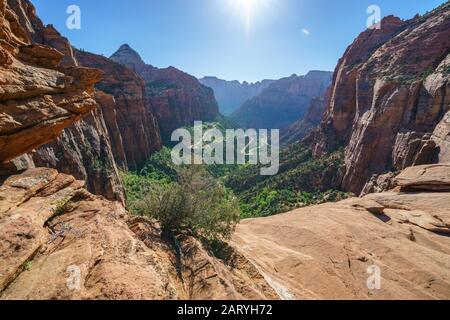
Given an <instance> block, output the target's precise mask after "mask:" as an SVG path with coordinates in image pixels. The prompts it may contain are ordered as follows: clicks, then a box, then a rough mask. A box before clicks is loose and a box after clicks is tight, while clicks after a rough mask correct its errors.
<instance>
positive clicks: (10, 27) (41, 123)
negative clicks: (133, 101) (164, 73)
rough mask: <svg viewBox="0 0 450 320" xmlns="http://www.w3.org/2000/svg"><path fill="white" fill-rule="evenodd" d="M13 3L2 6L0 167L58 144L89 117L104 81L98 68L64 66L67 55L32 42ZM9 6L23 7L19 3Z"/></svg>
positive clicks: (0, 22)
mask: <svg viewBox="0 0 450 320" xmlns="http://www.w3.org/2000/svg"><path fill="white" fill-rule="evenodd" d="M9 3H10V2H6V0H1V1H0V24H1V29H0V30H1V31H0V40H1V41H0V162H7V161H10V160H13V159H14V158H15V157H17V156H19V155H21V154H23V153H25V152H28V151H30V150H32V149H34V148H37V147H39V146H41V145H43V144H45V143H47V142H49V141H51V140H53V139H55V138H56V137H57V136H58V135H59V134H60V133H61V132H62V130H63V129H64V128H66V127H68V126H70V125H71V124H72V123H73V122H74V121H77V120H80V119H81V118H82V117H83V116H85V115H87V114H88V113H89V112H91V111H92V110H93V109H94V108H95V107H96V106H97V103H96V102H95V100H94V99H93V96H92V93H93V85H94V84H95V83H96V82H98V81H99V80H100V77H101V73H100V71H98V70H95V69H89V68H81V67H76V66H62V65H61V60H62V58H63V56H64V55H63V54H62V53H61V52H59V51H57V50H55V49H53V48H51V47H48V46H45V45H40V44H36V43H34V42H33V40H32V38H31V36H30V32H29V30H28V29H25V28H24V24H23V23H22V21H21V18H23V17H21V16H20V15H18V14H16V12H15V11H13V10H12V8H11V6H10V5H9ZM11 3H13V4H14V7H19V8H21V7H20V4H22V2H21V1H19V2H15V1H12V2H11ZM27 8H28V7H27ZM27 8H22V9H23V10H27ZM28 9H29V8H28Z"/></svg>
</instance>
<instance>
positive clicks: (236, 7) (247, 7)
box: [228, 0, 270, 33]
mask: <svg viewBox="0 0 450 320" xmlns="http://www.w3.org/2000/svg"><path fill="white" fill-rule="evenodd" d="M228 1H229V2H230V4H231V7H232V10H233V11H234V14H235V15H237V16H240V17H241V18H242V19H243V21H244V23H245V28H246V31H247V33H249V32H250V28H251V26H252V22H253V19H254V18H256V17H259V16H261V14H262V13H263V12H262V11H263V10H264V9H266V8H267V6H268V2H269V1H270V0H228Z"/></svg>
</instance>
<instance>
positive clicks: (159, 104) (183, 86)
mask: <svg viewBox="0 0 450 320" xmlns="http://www.w3.org/2000/svg"><path fill="white" fill-rule="evenodd" d="M111 59H112V60H114V61H116V62H118V63H121V64H123V65H125V66H127V67H129V68H130V69H131V70H133V71H135V72H136V73H137V74H139V75H140V76H141V77H142V78H143V79H144V80H145V85H146V89H147V97H148V100H149V101H150V104H151V106H152V111H153V113H154V114H155V117H156V118H157V120H158V124H159V127H160V130H161V137H162V139H163V141H164V142H166V143H167V142H170V137H171V135H172V132H173V131H174V130H176V129H179V128H182V127H185V126H193V125H194V121H214V120H215V119H216V118H217V116H218V115H219V106H218V104H217V101H216V99H215V98H214V92H213V90H212V89H211V88H208V87H206V86H204V85H202V84H201V83H200V82H199V81H198V80H197V79H196V78H194V77H193V76H191V75H188V74H187V73H184V72H182V71H180V70H178V69H176V68H174V67H169V68H165V69H159V68H155V67H153V66H151V65H147V64H145V62H144V61H143V60H142V58H141V57H140V56H139V54H138V53H137V52H136V51H135V50H133V49H132V48H130V46H129V45H126V44H125V45H123V46H121V47H120V48H119V50H118V51H117V52H116V53H114V54H113V55H112V56H111Z"/></svg>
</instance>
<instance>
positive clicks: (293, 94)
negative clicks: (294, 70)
mask: <svg viewBox="0 0 450 320" xmlns="http://www.w3.org/2000/svg"><path fill="white" fill-rule="evenodd" d="M331 78H332V73H331V72H325V71H311V72H309V73H308V74H307V75H306V76H301V77H299V76H297V75H292V76H291V77H289V78H284V79H280V80H278V81H276V82H275V83H273V84H271V85H270V86H269V87H268V88H267V89H265V90H263V92H262V93H261V94H260V95H259V96H257V97H254V98H253V99H250V100H248V101H247V102H246V103H244V104H243V105H242V107H241V108H239V109H238V110H237V111H236V112H234V113H233V115H232V116H231V119H232V120H233V121H235V122H236V123H238V124H239V125H240V126H242V127H244V128H255V129H283V128H287V127H289V126H290V125H292V124H293V123H294V122H295V121H297V120H299V119H300V118H302V117H304V116H305V114H306V113H307V112H308V109H309V107H310V105H311V102H312V100H313V99H314V98H319V97H322V96H323V95H324V93H325V91H326V90H327V88H328V86H329V85H330V83H331Z"/></svg>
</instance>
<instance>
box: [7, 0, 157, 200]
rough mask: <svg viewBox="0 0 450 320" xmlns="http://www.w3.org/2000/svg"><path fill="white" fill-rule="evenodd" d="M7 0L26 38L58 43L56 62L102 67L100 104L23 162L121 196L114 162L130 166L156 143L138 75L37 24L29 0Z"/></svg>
mask: <svg viewBox="0 0 450 320" xmlns="http://www.w3.org/2000/svg"><path fill="white" fill-rule="evenodd" d="M10 2H11V5H10V7H11V8H12V9H13V10H14V12H15V13H16V15H17V20H18V23H19V24H20V25H24V26H26V28H25V29H24V33H25V34H26V35H27V37H28V38H29V39H30V41H32V42H34V43H39V44H44V45H46V46H49V47H53V48H54V49H57V50H58V51H59V52H60V56H61V57H60V60H61V65H63V66H66V67H67V68H73V67H75V66H80V65H84V66H88V67H92V68H96V69H101V71H102V73H103V75H102V77H101V79H102V80H101V82H100V83H99V84H98V85H97V91H96V93H95V100H96V102H97V103H98V104H99V105H100V107H99V108H98V109H96V110H94V111H92V112H91V113H89V114H88V115H87V116H86V118H85V119H84V120H82V121H80V122H77V123H74V124H73V125H72V126H71V127H69V128H67V129H66V130H64V132H63V133H62V135H60V136H59V137H58V138H57V139H55V140H53V141H51V142H50V143H48V144H47V145H45V146H42V147H41V148H39V149H37V150H36V152H34V153H33V154H32V155H31V158H32V159H31V161H30V160H28V161H27V166H31V167H33V166H41V167H42V166H44V167H51V168H56V169H58V170H59V171H60V172H63V173H67V174H70V175H73V176H75V178H77V179H79V180H84V181H86V183H87V187H88V189H89V191H91V192H93V193H95V194H101V195H104V196H105V197H107V198H108V199H110V200H119V201H123V200H124V191H123V187H122V184H121V181H120V178H119V173H118V166H120V167H123V168H131V169H135V168H137V167H138V166H140V165H142V164H143V163H144V162H145V160H146V159H147V158H148V157H149V156H150V155H151V154H152V153H153V152H155V151H157V150H159V148H160V146H161V142H160V136H159V129H158V126H157V123H156V120H155V118H154V117H153V115H152V113H151V111H150V109H149V104H148V102H147V99H146V94H145V85H144V83H143V81H142V80H141V79H140V77H139V76H137V75H136V74H134V73H133V72H132V71H130V70H128V69H127V68H125V67H123V66H121V65H119V64H117V63H114V62H113V61H111V60H108V59H106V58H103V57H101V56H97V55H93V54H89V53H85V52H78V51H76V50H74V49H73V48H72V46H71V45H70V43H69V41H68V40H67V39H66V38H64V37H62V36H61V35H60V34H59V33H58V31H57V30H56V29H55V28H53V26H44V25H43V24H42V22H41V21H40V19H39V18H38V17H37V16H36V14H35V9H34V7H33V6H32V4H31V3H29V2H28V1H25V0H21V1H10ZM79 60H80V61H79ZM98 80H100V78H98V79H97V81H98ZM99 88H101V89H103V90H104V91H106V92H102V91H100V90H99ZM89 111H90V110H89ZM54 137H55V136H53V138H54Z"/></svg>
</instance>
